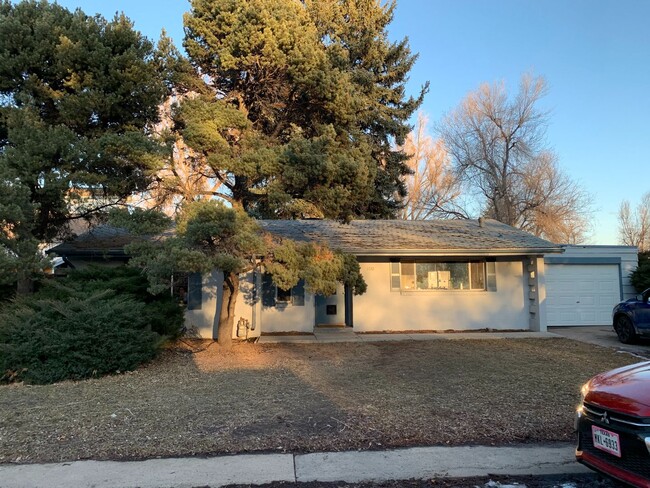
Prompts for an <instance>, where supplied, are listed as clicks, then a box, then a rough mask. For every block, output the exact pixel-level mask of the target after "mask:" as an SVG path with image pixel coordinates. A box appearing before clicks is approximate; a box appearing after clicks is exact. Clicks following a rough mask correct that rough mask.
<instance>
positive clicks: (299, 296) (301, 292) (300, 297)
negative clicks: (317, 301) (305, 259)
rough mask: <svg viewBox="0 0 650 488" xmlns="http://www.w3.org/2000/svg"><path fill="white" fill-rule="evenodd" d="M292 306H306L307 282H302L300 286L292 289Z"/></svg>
mask: <svg viewBox="0 0 650 488" xmlns="http://www.w3.org/2000/svg"><path fill="white" fill-rule="evenodd" d="M291 304H292V305H294V306H296V307H304V306H305V280H300V281H299V282H298V284H297V285H296V286H294V287H293V288H292V289H291Z"/></svg>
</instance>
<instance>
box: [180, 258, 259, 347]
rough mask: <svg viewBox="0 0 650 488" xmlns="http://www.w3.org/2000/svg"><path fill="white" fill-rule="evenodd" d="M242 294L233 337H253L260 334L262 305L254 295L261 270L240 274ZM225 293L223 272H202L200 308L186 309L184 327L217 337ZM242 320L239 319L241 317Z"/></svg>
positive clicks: (204, 336)
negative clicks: (260, 306) (260, 310)
mask: <svg viewBox="0 0 650 488" xmlns="http://www.w3.org/2000/svg"><path fill="white" fill-rule="evenodd" d="M239 280H240V281H239V295H238V296H237V302H236V304H235V319H234V324H233V331H232V337H233V339H250V338H253V337H257V336H259V335H260V327H259V305H258V302H259V301H258V300H256V298H255V297H256V295H255V286H254V285H255V283H256V282H257V281H259V273H257V274H256V273H252V272H251V273H245V274H242V275H240V276H239ZM258 286H259V283H258ZM222 294H223V273H221V272H220V271H217V270H215V271H213V272H212V273H206V274H203V276H202V286H201V308H200V309H197V310H185V327H187V328H188V329H191V330H192V331H193V332H194V333H195V334H196V335H197V337H200V338H202V339H216V338H217V331H218V329H219V327H218V326H219V311H220V310H221V299H222ZM242 319H243V321H241V322H240V320H242Z"/></svg>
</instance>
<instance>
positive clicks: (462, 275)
mask: <svg viewBox="0 0 650 488" xmlns="http://www.w3.org/2000/svg"><path fill="white" fill-rule="evenodd" d="M486 268H487V269H486ZM494 274H495V273H494V263H486V262H485V261H459V262H427V261H411V262H408V261H402V262H401V263H391V289H392V290H394V291H398V290H399V291H427V290H457V291H461V290H462V291H465V290H466V291H478V290H489V291H492V281H494V283H493V285H494V289H495V290H496V280H493V279H492V278H493V276H494ZM398 278H399V279H398ZM488 282H489V283H490V286H487V284H488Z"/></svg>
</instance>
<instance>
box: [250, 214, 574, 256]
mask: <svg viewBox="0 0 650 488" xmlns="http://www.w3.org/2000/svg"><path fill="white" fill-rule="evenodd" d="M259 223H260V225H261V226H262V228H263V229H265V230H266V231H268V232H270V233H271V234H275V235H278V236H280V237H287V238H291V239H294V240H297V241H303V242H306V241H314V242H323V243H326V244H328V245H329V246H330V247H332V248H335V249H340V250H342V251H345V252H348V253H351V254H355V255H358V256H372V255H427V256H430V255H446V256H449V255H483V256H485V255H505V254H510V255H513V254H514V255H518V254H542V253H555V252H558V253H559V252H562V247H561V246H560V245H558V244H553V243H552V242H549V241H546V240H544V239H540V238H539V237H535V236H533V235H532V234H529V233H528V232H524V231H522V230H519V229H515V228H514V227H510V226H509V225H505V224H502V223H500V222H497V221H496V220H490V219H484V220H483V225H482V226H481V225H479V222H478V221H477V220H354V221H352V222H350V223H349V224H342V223H339V222H335V221H331V220H260V221H259Z"/></svg>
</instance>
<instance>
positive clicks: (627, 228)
mask: <svg viewBox="0 0 650 488" xmlns="http://www.w3.org/2000/svg"><path fill="white" fill-rule="evenodd" d="M618 220H619V223H618V226H619V227H618V231H619V235H620V242H621V244H624V245H626V246H636V247H638V248H639V251H641V252H644V251H650V192H648V193H646V194H645V195H643V197H642V198H641V203H639V205H638V206H637V208H636V212H634V213H632V209H631V208H630V202H628V201H627V200H623V202H622V203H621V206H620V208H619V210H618Z"/></svg>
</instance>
